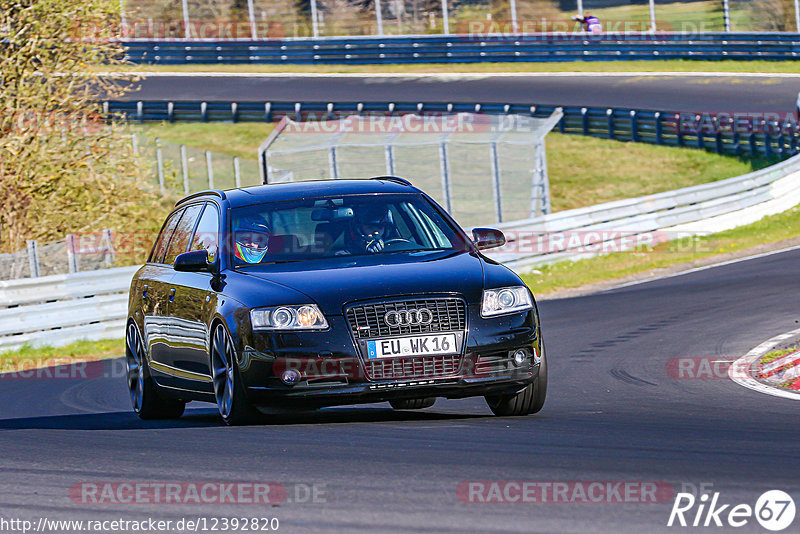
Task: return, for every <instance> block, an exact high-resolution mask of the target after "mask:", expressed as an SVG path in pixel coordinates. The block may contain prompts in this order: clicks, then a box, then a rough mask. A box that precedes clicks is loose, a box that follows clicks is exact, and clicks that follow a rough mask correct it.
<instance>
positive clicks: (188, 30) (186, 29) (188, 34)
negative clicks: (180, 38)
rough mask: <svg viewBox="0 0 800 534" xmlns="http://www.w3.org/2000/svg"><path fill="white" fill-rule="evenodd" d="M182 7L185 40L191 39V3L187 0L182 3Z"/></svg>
mask: <svg viewBox="0 0 800 534" xmlns="http://www.w3.org/2000/svg"><path fill="white" fill-rule="evenodd" d="M181 6H182V8H183V26H184V28H183V31H184V39H191V38H192V28H191V24H190V22H189V2H188V1H187V0H182V1H181Z"/></svg>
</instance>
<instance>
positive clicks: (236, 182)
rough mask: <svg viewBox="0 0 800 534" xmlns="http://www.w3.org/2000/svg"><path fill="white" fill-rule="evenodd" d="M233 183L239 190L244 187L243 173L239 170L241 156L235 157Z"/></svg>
mask: <svg viewBox="0 0 800 534" xmlns="http://www.w3.org/2000/svg"><path fill="white" fill-rule="evenodd" d="M233 182H234V185H236V187H237V188H239V187H242V172H241V169H240V168H239V156H233Z"/></svg>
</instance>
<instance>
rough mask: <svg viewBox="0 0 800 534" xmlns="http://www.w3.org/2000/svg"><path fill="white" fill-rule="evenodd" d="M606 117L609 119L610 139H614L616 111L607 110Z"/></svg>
mask: <svg viewBox="0 0 800 534" xmlns="http://www.w3.org/2000/svg"><path fill="white" fill-rule="evenodd" d="M606 116H607V117H608V138H609V139H614V110H613V109H611V108H608V109H606Z"/></svg>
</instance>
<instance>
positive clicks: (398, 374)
mask: <svg viewBox="0 0 800 534" xmlns="http://www.w3.org/2000/svg"><path fill="white" fill-rule="evenodd" d="M460 361H461V356H460V355H450V356H415V357H411V358H386V359H381V360H368V361H367V374H369V378H371V379H372V380H380V379H385V378H436V377H442V376H450V375H453V374H455V373H456V371H458V366H459V363H460Z"/></svg>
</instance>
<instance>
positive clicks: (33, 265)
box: [26, 239, 39, 278]
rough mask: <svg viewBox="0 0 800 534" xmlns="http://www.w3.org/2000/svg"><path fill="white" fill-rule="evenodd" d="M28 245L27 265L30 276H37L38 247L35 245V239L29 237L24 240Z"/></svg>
mask: <svg viewBox="0 0 800 534" xmlns="http://www.w3.org/2000/svg"><path fill="white" fill-rule="evenodd" d="M26 244H27V246H28V265H29V267H30V271H31V278H38V277H39V249H38V248H37V247H36V241H35V240H33V239H29V240H28V241H26Z"/></svg>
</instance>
